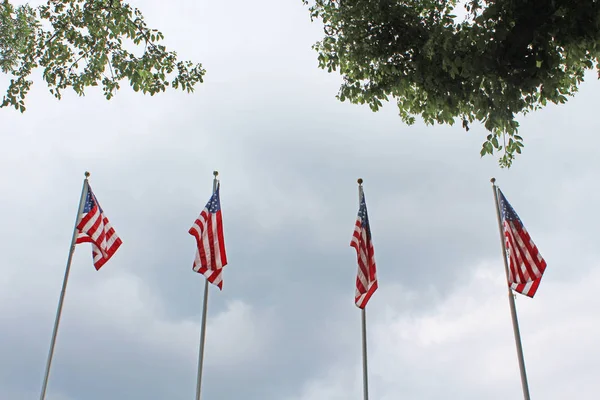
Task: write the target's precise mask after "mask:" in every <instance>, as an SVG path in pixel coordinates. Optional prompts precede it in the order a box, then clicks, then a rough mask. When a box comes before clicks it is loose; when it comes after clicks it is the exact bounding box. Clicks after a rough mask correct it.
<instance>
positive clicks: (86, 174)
mask: <svg viewBox="0 0 600 400" xmlns="http://www.w3.org/2000/svg"><path fill="white" fill-rule="evenodd" d="M84 175H85V179H87V178H89V177H90V173H89V172H88V171H85V174H84Z"/></svg>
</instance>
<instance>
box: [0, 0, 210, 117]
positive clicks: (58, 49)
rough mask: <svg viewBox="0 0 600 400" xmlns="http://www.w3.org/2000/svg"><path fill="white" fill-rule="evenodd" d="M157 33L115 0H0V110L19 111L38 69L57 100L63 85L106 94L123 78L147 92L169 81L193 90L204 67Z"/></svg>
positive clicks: (160, 88) (161, 88)
mask: <svg viewBox="0 0 600 400" xmlns="http://www.w3.org/2000/svg"><path fill="white" fill-rule="evenodd" d="M165 4H166V3H165ZM162 39H163V34H162V33H161V32H159V31H157V30H156V29H150V28H149V27H147V26H146V23H145V22H144V18H143V16H142V13H141V12H140V11H139V10H138V9H135V8H132V7H131V6H129V5H128V4H126V3H122V2H121V1H120V0H48V1H47V3H46V4H44V5H41V6H39V7H36V8H32V7H30V6H29V5H27V4H25V5H21V6H18V7H15V6H13V5H12V4H11V3H10V2H9V0H0V70H1V71H2V72H3V73H5V74H8V75H10V76H11V78H12V79H11V81H10V85H9V87H8V89H7V91H6V94H5V95H4V96H3V98H2V102H1V103H0V108H1V107H6V106H12V107H15V108H16V109H17V110H20V111H21V112H24V111H25V97H26V95H27V92H28V91H29V89H30V87H31V85H32V80H31V75H32V72H33V71H34V70H35V69H36V68H41V69H42V72H43V79H44V81H45V82H46V83H47V85H48V87H49V88H50V92H51V93H52V94H53V95H54V96H55V97H56V98H58V99H60V98H61V93H62V91H63V90H64V89H66V88H69V87H70V88H73V89H74V90H75V92H76V93H77V94H79V95H83V94H84V90H85V88H86V87H89V86H99V85H102V87H103V89H104V95H105V96H106V98H107V99H110V98H111V97H112V96H113V95H114V93H115V92H116V91H117V90H118V89H119V88H120V86H119V82H121V81H123V80H128V81H129V84H130V85H131V87H132V88H133V90H135V91H136V92H137V91H141V92H143V93H150V95H154V94H155V93H159V92H163V91H165V90H166V88H167V87H169V86H171V87H173V88H176V89H178V88H179V89H182V90H186V91H188V92H191V91H193V90H194V85H195V84H197V83H198V82H202V78H203V75H204V73H205V71H204V69H203V68H202V65H201V64H193V63H192V62H191V61H180V60H178V59H177V54H176V53H175V52H173V51H168V50H167V49H166V47H165V46H163V45H162V44H160V41H161V40H162ZM136 53H137V55H136Z"/></svg>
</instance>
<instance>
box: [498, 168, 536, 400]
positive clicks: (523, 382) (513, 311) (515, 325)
mask: <svg viewBox="0 0 600 400" xmlns="http://www.w3.org/2000/svg"><path fill="white" fill-rule="evenodd" d="M491 182H492V188H493V190H494V200H495V202H496V216H497V217H498V229H499V230H500V243H501V244H502V258H503V259H504V271H505V272H506V283H507V284H508V303H509V304H510V315H511V316H512V323H513V331H514V334H515V343H516V345H517V356H518V358H519V370H520V372H521V386H522V387H523V398H524V399H525V400H530V397H529V385H528V384H527V373H526V372H525V359H524V358H523V346H522V345H521V333H520V332H519V322H518V321H517V308H516V306H515V297H514V294H513V292H512V290H511V288H510V281H509V274H508V259H507V256H506V244H505V242H504V229H503V227H502V218H501V216H500V203H499V201H498V187H497V186H496V178H492V179H491Z"/></svg>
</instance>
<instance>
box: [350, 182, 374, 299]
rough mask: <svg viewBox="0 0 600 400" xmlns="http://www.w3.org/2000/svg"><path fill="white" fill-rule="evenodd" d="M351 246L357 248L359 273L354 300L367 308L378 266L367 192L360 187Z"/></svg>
mask: <svg viewBox="0 0 600 400" xmlns="http://www.w3.org/2000/svg"><path fill="white" fill-rule="evenodd" d="M350 246H351V247H354V248H355V249H356V258H357V261H358V274H357V276H356V294H355V296H354V297H355V298H354V301H355V303H356V306H357V307H358V308H365V307H366V305H367V302H368V301H369V299H370V298H371V296H372V295H373V293H375V290H377V267H376V265H375V250H374V249H373V242H372V241H371V227H370V226H369V216H368V214H367V203H366V201H365V194H364V193H363V191H362V187H361V188H360V207H359V209H358V217H357V218H356V224H355V225H354V234H353V235H352V240H351V241H350Z"/></svg>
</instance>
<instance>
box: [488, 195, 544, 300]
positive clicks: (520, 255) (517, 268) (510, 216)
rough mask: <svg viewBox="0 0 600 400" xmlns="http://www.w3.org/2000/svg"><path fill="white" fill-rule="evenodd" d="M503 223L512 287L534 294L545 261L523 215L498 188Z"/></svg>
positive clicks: (530, 294)
mask: <svg viewBox="0 0 600 400" xmlns="http://www.w3.org/2000/svg"><path fill="white" fill-rule="evenodd" d="M498 195H499V196H498V198H499V202H500V212H501V216H502V226H503V229H504V237H505V240H506V253H507V257H508V260H509V269H508V281H509V284H510V287H511V288H512V289H513V290H514V291H516V292H519V293H521V294H524V295H525V296H529V297H533V296H534V295H535V292H536V291H537V289H538V286H539V285H540V281H541V279H542V275H543V273H544V271H545V270H546V261H544V259H543V258H542V256H541V255H540V253H539V251H538V249H537V247H536V246H535V244H534V243H533V241H532V240H531V237H529V233H528V232H527V229H525V226H524V225H523V222H521V219H520V218H519V216H518V215H517V213H516V212H515V210H514V209H513V208H512V206H511V205H510V204H509V202H508V200H506V197H504V194H503V193H502V191H501V190H500V189H498Z"/></svg>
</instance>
